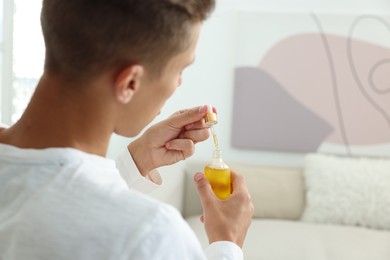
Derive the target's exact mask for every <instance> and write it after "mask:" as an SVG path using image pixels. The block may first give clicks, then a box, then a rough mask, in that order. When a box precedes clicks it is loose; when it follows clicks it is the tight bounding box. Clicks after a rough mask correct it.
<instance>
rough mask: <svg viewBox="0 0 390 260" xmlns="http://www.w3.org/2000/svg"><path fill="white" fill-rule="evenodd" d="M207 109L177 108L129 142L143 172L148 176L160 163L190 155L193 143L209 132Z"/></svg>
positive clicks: (129, 147) (137, 163)
mask: <svg viewBox="0 0 390 260" xmlns="http://www.w3.org/2000/svg"><path fill="white" fill-rule="evenodd" d="M206 113H207V106H201V107H195V108H191V109H186V110H181V111H179V112H176V113H175V114H173V115H172V116H170V117H169V118H168V119H166V120H164V121H161V122H159V123H157V124H156V125H154V126H152V127H151V128H149V129H148V130H146V131H145V133H144V134H143V135H142V136H141V137H139V138H138V139H137V140H135V141H134V142H132V143H131V144H129V145H128V149H129V152H130V154H131V156H132V157H133V160H134V162H135V164H136V165H137V167H138V170H139V171H140V173H141V174H142V175H143V176H145V177H147V174H148V173H149V172H150V171H152V170H154V169H156V168H158V167H160V166H164V165H170V164H174V163H176V162H178V161H181V160H184V159H186V158H188V157H190V156H191V155H192V154H193V153H194V151H195V146H194V145H195V144H196V143H197V142H201V141H204V140H206V139H207V138H208V137H209V136H210V131H209V130H208V127H207V126H206V125H205V123H204V119H203V117H204V116H205V115H206Z"/></svg>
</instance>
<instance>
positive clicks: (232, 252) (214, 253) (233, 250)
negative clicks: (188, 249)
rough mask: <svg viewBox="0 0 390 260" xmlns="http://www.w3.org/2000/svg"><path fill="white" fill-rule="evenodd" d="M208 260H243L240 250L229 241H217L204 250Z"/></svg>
mask: <svg viewBox="0 0 390 260" xmlns="http://www.w3.org/2000/svg"><path fill="white" fill-rule="evenodd" d="M206 256H207V259H208V260H243V259H244V254H243V252H242V249H241V248H240V247H239V246H238V245H236V244H235V243H233V242H230V241H218V242H214V243H212V244H210V245H209V246H208V248H207V249H206Z"/></svg>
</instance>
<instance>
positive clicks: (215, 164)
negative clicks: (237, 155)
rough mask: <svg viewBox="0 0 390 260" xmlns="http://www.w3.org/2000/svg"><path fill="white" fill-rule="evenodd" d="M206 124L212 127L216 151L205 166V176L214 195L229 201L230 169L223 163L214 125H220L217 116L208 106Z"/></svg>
mask: <svg viewBox="0 0 390 260" xmlns="http://www.w3.org/2000/svg"><path fill="white" fill-rule="evenodd" d="M205 123H206V125H207V126H210V129H211V134H212V136H213V142H214V150H213V157H212V159H211V161H210V162H209V163H208V164H207V165H206V166H205V168H204V174H205V177H206V179H207V180H208V181H209V183H210V185H211V188H212V189H213V191H214V194H215V195H216V196H217V197H218V198H220V199H227V198H228V197H229V196H230V194H231V177H230V168H229V166H228V165H227V164H226V163H225V162H224V161H223V158H222V151H221V150H220V149H219V145H218V139H217V134H216V133H215V129H214V125H215V124H217V123H218V121H217V115H216V114H215V113H214V112H213V109H212V106H208V111H207V115H206V116H205Z"/></svg>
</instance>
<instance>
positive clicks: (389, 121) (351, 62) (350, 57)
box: [347, 15, 390, 127]
mask: <svg viewBox="0 0 390 260" xmlns="http://www.w3.org/2000/svg"><path fill="white" fill-rule="evenodd" d="M364 19H373V20H376V21H379V22H381V23H383V24H384V25H385V26H386V27H387V28H388V29H389V30H390V25H388V24H387V22H386V20H384V19H381V18H380V17H377V16H373V15H365V16H360V17H358V18H356V19H355V21H354V22H353V23H352V25H351V28H350V30H349V35H348V39H347V54H348V55H347V56H348V61H349V66H350V67H351V70H352V75H353V77H354V79H355V81H356V83H357V85H358V87H359V90H360V92H361V93H362V94H363V96H364V98H365V99H366V100H367V101H368V102H369V103H370V104H371V105H372V106H373V107H374V108H375V109H376V110H377V111H378V112H379V113H380V114H381V115H382V116H383V117H384V118H385V119H386V121H387V124H388V125H389V127H390V117H389V115H387V113H386V111H385V110H384V109H383V108H381V107H380V106H379V105H378V104H377V103H376V102H375V100H374V99H373V98H371V97H370V95H369V94H368V93H367V91H366V90H365V89H364V86H363V84H362V82H361V80H360V78H359V76H358V73H357V71H356V67H355V63H354V60H353V55H352V36H353V32H354V31H355V28H356V26H357V25H358V24H359V23H360V22H361V21H362V20H364Z"/></svg>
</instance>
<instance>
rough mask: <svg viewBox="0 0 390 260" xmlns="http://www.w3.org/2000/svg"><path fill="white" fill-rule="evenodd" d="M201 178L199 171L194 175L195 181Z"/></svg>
mask: <svg viewBox="0 0 390 260" xmlns="http://www.w3.org/2000/svg"><path fill="white" fill-rule="evenodd" d="M202 178H203V175H202V174H200V173H199V174H196V175H195V181H196V182H198V181H200V180H201V179H202Z"/></svg>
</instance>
